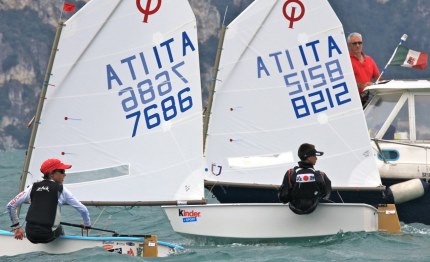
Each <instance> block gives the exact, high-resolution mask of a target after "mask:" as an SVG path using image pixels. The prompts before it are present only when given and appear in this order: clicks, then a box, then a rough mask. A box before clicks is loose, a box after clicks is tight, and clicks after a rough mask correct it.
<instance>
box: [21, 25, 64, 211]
mask: <svg viewBox="0 0 430 262" xmlns="http://www.w3.org/2000/svg"><path fill="white" fill-rule="evenodd" d="M63 26H64V23H63V22H60V23H59V24H58V27H57V31H56V33H55V38H54V43H53V45H52V49H51V54H50V56H49V61H48V67H47V69H46V73H45V78H44V80H43V84H42V90H41V92H40V97H39V103H38V105H37V109H36V115H35V116H34V118H33V127H32V130H31V136H30V141H29V143H28V148H27V152H26V156H25V160H24V166H23V169H22V174H21V179H20V185H19V191H20V192H21V191H23V190H24V187H25V181H26V178H27V173H28V168H29V166H30V159H31V155H32V153H33V148H34V140H35V139H36V133H37V128H38V127H39V122H40V115H41V114H42V109H43V103H44V102H45V95H46V91H47V89H48V85H49V79H50V77H51V70H52V65H53V64H54V59H55V55H56V53H57V48H58V42H59V41H60V35H61V31H62V29H63ZM18 214H19V209H18Z"/></svg>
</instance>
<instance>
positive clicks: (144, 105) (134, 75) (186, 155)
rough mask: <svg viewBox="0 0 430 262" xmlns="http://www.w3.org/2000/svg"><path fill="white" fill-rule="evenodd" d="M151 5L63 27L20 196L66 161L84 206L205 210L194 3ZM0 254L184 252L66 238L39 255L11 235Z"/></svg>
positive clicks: (102, 9)
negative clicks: (51, 163)
mask: <svg viewBox="0 0 430 262" xmlns="http://www.w3.org/2000/svg"><path fill="white" fill-rule="evenodd" d="M148 3H150V4H147V5H144V4H143V1H142V2H141V1H121V0H108V1H107V0H92V1H90V2H89V3H88V4H86V5H85V6H84V7H83V8H81V9H80V10H79V11H78V12H77V13H75V14H74V15H73V16H72V17H71V18H70V19H68V20H67V21H66V22H64V23H60V26H59V29H58V30H57V34H56V40H55V42H54V47H53V49H52V50H53V51H52V54H51V58H50V62H49V65H48V70H47V73H46V77H45V81H44V85H43V88H42V93H41V96H40V103H39V105H38V108H37V113H36V116H35V119H34V122H33V129H32V136H31V139H30V144H29V147H28V151H27V155H26V160H25V163H24V168H23V175H22V179H21V188H20V190H23V189H24V188H25V187H26V186H28V185H30V184H32V183H34V182H36V181H38V180H41V173H40V171H39V168H40V165H41V163H42V162H43V161H44V160H46V159H48V158H59V159H61V160H62V161H64V162H66V163H71V164H72V165H73V168H72V169H70V172H68V173H67V178H66V180H65V185H66V186H67V188H68V189H70V191H71V192H73V194H74V196H75V197H76V198H77V199H79V200H80V201H82V203H83V204H85V205H93V206H142V205H161V204H164V205H166V204H167V205H168V204H176V203H177V202H178V201H181V202H182V203H186V202H189V203H204V202H205V200H203V198H204V188H203V179H202V174H201V172H202V170H203V169H204V163H203V156H202V140H201V139H195V137H201V134H202V126H203V124H202V118H201V84H200V70H199V55H198V42H197V26H196V19H195V16H194V13H193V11H192V9H191V7H190V5H189V3H188V1H187V0H164V1H152V3H151V1H148ZM93 232H94V231H93ZM0 245H1V246H2V248H1V251H0V256H1V255H17V254H21V253H28V252H34V251H42V252H47V253H67V252H73V251H76V250H79V249H82V248H89V247H94V246H101V247H104V248H105V249H108V250H109V251H112V252H117V253H124V254H131V255H142V254H145V253H149V254H150V255H151V256H166V255H168V254H170V253H172V252H175V251H178V250H181V249H183V248H182V247H181V246H177V245H173V244H169V243H166V242H162V241H157V239H156V238H155V239H154V238H153V237H151V238H149V239H146V238H145V239H144V238H142V237H108V238H106V237H97V236H94V237H93V236H90V237H86V236H64V237H61V238H59V239H57V240H55V241H54V242H52V243H50V244H46V245H42V244H39V245H33V244H31V243H30V242H29V241H28V240H24V241H17V240H15V239H13V235H12V234H11V233H10V232H8V231H0ZM154 249H157V250H155V251H154ZM151 250H152V251H151Z"/></svg>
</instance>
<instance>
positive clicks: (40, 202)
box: [25, 180, 63, 227]
mask: <svg viewBox="0 0 430 262" xmlns="http://www.w3.org/2000/svg"><path fill="white" fill-rule="evenodd" d="M61 192H63V185H60V184H58V183H56V182H54V181H50V180H43V181H41V182H36V183H34V184H33V188H32V189H31V193H30V199H31V204H30V207H29V208H28V212H27V216H26V218H25V220H26V221H27V223H32V224H35V225H40V226H46V227H53V225H54V222H55V219H56V216H57V213H58V215H59V209H58V208H59V207H58V197H59V194H61ZM57 209H58V210H57Z"/></svg>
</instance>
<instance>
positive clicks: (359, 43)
mask: <svg viewBox="0 0 430 262" xmlns="http://www.w3.org/2000/svg"><path fill="white" fill-rule="evenodd" d="M351 44H352V45H362V44H363V42H353V43H351Z"/></svg>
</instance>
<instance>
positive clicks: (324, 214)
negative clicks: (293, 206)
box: [163, 203, 378, 240]
mask: <svg viewBox="0 0 430 262" xmlns="http://www.w3.org/2000/svg"><path fill="white" fill-rule="evenodd" d="M163 209H164V211H165V213H166V215H167V217H168V219H169V221H170V224H171V225H172V227H173V230H175V231H176V232H178V233H180V234H184V235H185V236H193V237H210V238H218V239H242V240H246V239H248V240H270V239H276V240H278V239H289V238H300V237H318V236H326V235H334V234H337V233H339V232H361V231H365V232H373V231H377V230H378V214H377V210H376V209H375V208H374V207H372V206H369V205H365V204H320V205H319V206H318V207H317V209H316V210H315V211H314V212H312V213H311V214H308V215H296V214H294V213H293V212H292V211H291V210H290V209H289V207H288V204H285V205H284V204H255V203H254V204H209V205H184V206H164V207H163ZM334 221H336V222H334ZM220 225H222V226H220Z"/></svg>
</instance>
